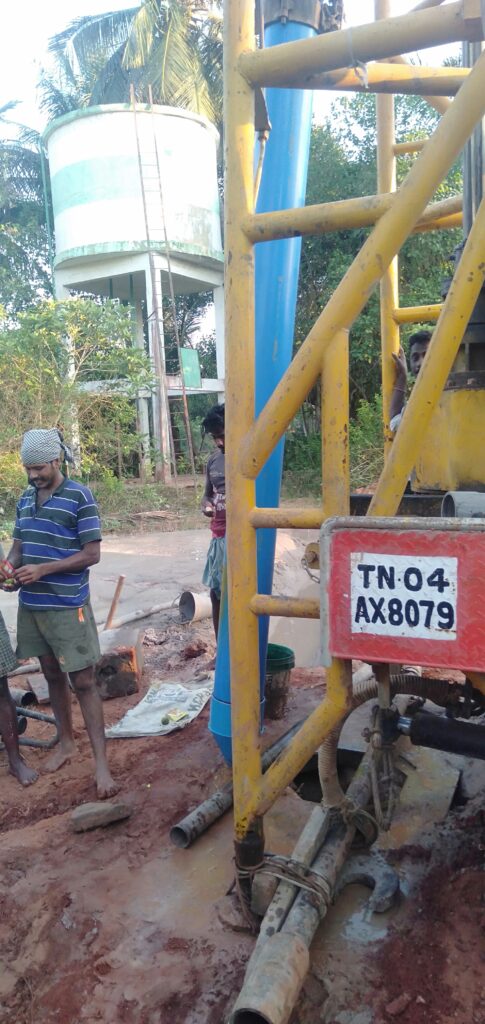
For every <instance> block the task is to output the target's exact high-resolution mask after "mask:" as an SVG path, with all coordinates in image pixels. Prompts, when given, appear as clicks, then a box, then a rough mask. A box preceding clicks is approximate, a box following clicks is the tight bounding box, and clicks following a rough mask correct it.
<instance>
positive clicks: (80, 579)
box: [13, 479, 101, 611]
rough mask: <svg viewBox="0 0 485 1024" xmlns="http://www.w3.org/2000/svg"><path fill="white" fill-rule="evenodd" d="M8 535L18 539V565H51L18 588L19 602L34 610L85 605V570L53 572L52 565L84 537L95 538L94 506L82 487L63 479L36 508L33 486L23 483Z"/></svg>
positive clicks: (73, 551)
mask: <svg viewBox="0 0 485 1024" xmlns="http://www.w3.org/2000/svg"><path fill="white" fill-rule="evenodd" d="M13 535H14V538H15V539H16V540H19V541H21V543H22V565H38V564H39V563H40V562H52V563H53V571H52V573H49V575H48V576H43V577H42V579H41V580H39V581H38V582H37V583H29V584H28V585H27V586H24V587H21V588H20V594H19V596H20V603H21V604H23V605H24V606H25V607H26V608H31V609H33V610H38V611H39V610H42V609H44V610H47V609H49V608H81V607H82V606H83V605H84V604H86V601H88V600H89V570H88V569H83V570H82V571H81V572H62V571H54V565H55V563H56V562H60V561H62V559H63V558H69V556H70V555H74V554H76V553H77V552H78V551H81V548H83V547H84V545H85V544H88V543H89V542H90V541H92V540H101V527H100V522H99V515H98V509H97V506H96V502H95V500H94V498H93V495H92V494H91V491H90V490H89V488H88V487H83V485H82V484H79V483H77V481H75V480H67V479H66V480H64V481H63V482H62V484H60V486H59V487H58V488H57V491H54V493H53V494H52V495H51V497H50V498H49V499H48V501H46V502H45V504H44V505H41V506H40V507H39V508H38V507H37V491H36V489H35V487H27V490H26V491H24V493H23V494H22V497H21V499H20V501H19V503H18V505H17V517H16V520H15V528H14V531H13Z"/></svg>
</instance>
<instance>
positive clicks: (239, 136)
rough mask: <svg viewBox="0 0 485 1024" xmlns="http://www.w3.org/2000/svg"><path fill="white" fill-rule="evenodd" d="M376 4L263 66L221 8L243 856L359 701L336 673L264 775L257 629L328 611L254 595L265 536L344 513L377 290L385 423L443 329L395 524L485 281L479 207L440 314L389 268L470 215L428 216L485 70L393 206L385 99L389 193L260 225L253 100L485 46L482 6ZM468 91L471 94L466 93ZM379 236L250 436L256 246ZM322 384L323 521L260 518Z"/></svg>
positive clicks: (244, 21) (408, 426) (396, 495)
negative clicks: (421, 55) (359, 21)
mask: <svg viewBox="0 0 485 1024" xmlns="http://www.w3.org/2000/svg"><path fill="white" fill-rule="evenodd" d="M376 4H377V15H378V17H380V16H382V17H383V20H382V21H377V22H376V23H374V24H372V25H364V26H360V27H356V28H354V29H352V34H351V35H350V31H349V30H343V31H340V32H334V33H331V34H328V35H323V36H318V37H315V38H311V39H308V40H306V41H301V42H292V43H287V44H285V45H280V46H276V47H274V48H271V49H270V50H256V48H255V37H254V7H253V4H252V3H250V2H248V0H225V8H224V34H225V159H226V191H225V217H226V226H225V250H226V285H225V287H226V368H227V376H226V436H227V460H226V462H227V471H226V475H227V497H228V513H227V554H228V558H227V560H228V600H229V635H230V654H231V693H232V732H233V741H232V742H233V774H234V810H235V835H236V840H242V839H244V837H245V836H246V835H247V833H248V831H249V830H258V829H259V819H260V817H261V815H263V814H264V812H265V811H266V810H267V809H268V808H269V807H270V806H271V804H272V803H273V801H274V800H275V799H276V797H277V796H278V794H279V793H280V792H281V791H282V789H283V788H284V787H285V786H286V785H288V783H289V782H291V780H292V779H293V778H294V777H295V775H296V774H297V773H298V771H299V770H301V768H302V767H303V766H304V764H305V763H306V761H307V760H308V759H309V757H310V756H311V755H312V754H313V753H314V752H315V750H316V749H317V748H318V747H319V746H320V744H321V743H322V742H323V740H324V739H325V738H326V736H328V734H329V732H330V730H331V729H333V728H334V726H335V725H336V724H337V722H338V721H339V720H340V719H341V718H342V717H343V716H344V714H345V713H346V710H347V708H348V706H349V698H350V691H351V665H350V663H349V662H346V661H341V660H338V659H334V660H333V662H332V664H331V666H330V668H329V669H328V670H327V677H326V696H325V699H324V701H323V702H322V703H321V704H320V706H319V707H317V708H316V709H315V711H313V713H312V714H311V715H310V716H309V717H308V719H307V720H306V722H305V723H304V724H303V725H302V727H301V728H300V730H299V732H298V734H297V735H296V737H295V738H294V740H293V741H292V743H291V745H290V746H289V747H288V748H287V749H286V750H285V751H284V753H283V754H282V755H281V756H280V757H279V759H278V760H277V761H276V762H275V763H274V764H273V765H272V766H271V768H269V769H268V771H267V772H266V773H265V774H264V776H263V775H262V773H261V757H260V720H259V716H260V703H259V701H260V696H259V652H258V616H259V615H267V614H270V615H271V614H273V615H284V614H289V615H302V616H309V617H314V616H317V615H318V603H317V602H314V601H302V600H298V599H297V598H282V597H278V596H276V595H274V596H271V597H268V596H266V595H260V594H258V592H257V567H256V528H264V527H282V526H295V527H298V528H307V527H318V526H320V525H321V523H322V522H323V520H324V519H326V518H327V517H328V516H331V515H345V514H347V513H348V505H349V474H348V447H347V445H348V331H349V329H350V327H351V326H352V324H353V323H354V321H355V319H356V317H357V316H358V315H359V313H360V312H361V311H362V309H363V308H364V306H365V304H366V302H367V300H368V298H369V296H370V294H371V292H372V290H373V289H374V287H375V286H376V284H378V283H379V282H382V284H381V288H382V298H383V320H382V327H383V331H382V335H383V394H384V408H385V410H386V417H387V410H388V406H389V400H390V393H391V389H392V384H393V374H392V358H391V353H392V351H394V350H395V348H396V346H397V344H398V324H399V323H402V322H415V321H419V319H424V320H426V319H429V320H431V319H437V327H436V329H435V332H434V335H433V340H432V343H431V345H430V347H429V350H428V354H427V357H426V362H425V364H424V366H423V368H422V371H421V373H420V377H419V380H418V383H417V385H416V387H415V389H414V391H413V394H412V396H411V399H410V401H409V403H408V406H407V409H406V412H405V415H404V418H403V423H402V425H401V427H400V430H399V434H398V436H397V437H396V440H395V441H394V442H393V445H392V448H391V449H390V451H389V454H388V458H387V461H386V466H385V469H384V471H383V473H382V476H381V479H380V482H379V485H378V489H377V492H376V494H375V497H374V499H373V502H372V505H371V511H372V513H373V514H374V515H376V514H378V515H391V514H394V513H395V511H396V508H397V506H398V504H399V501H400V498H401V495H402V492H403V490H404V488H405V484H406V479H407V475H408V473H409V471H410V469H411V467H412V465H413V463H414V460H415V458H416V452H417V450H418V446H419V441H420V437H422V436H423V431H424V430H425V429H426V425H427V424H428V423H429V420H430V417H431V415H432V411H433V408H434V407H435V405H436V403H437V401H438V398H439V395H440V393H441V391H442V389H443V386H444V383H445V380H446V377H447V375H448V373H449V370H450V369H451V365H452V363H453V359H454V357H455V355H456V352H457V350H458V347H459V345H460V343H461V340H462V337H463V333H464V330H465V328H466V325H467V322H468V319H469V316H470V313H471V311H472V309H473V306H474V304H475V302H476V299H477V296H478V293H479V291H480V288H481V286H482V283H483V278H484V266H485V208H483V204H482V208H481V209H480V212H479V214H478V216H477V218H476V222H475V225H474V227H473V230H472V232H471V234H470V236H469V239H468V241H467V244H466V247H465V250H464V253H463V255H462V258H461V261H460V263H459V265H458V269H457V272H456V275H455V278H454V281H453V284H452V286H451V288H450V291H449V293H448V296H447V299H446V301H445V303H444V304H443V306H442V307H441V306H440V307H423V308H422V309H421V310H420V309H419V308H417V309H413V310H409V311H406V310H402V309H399V302H398V296H397V288H396V269H395V266H396V264H395V260H396V257H397V254H398V252H399V249H400V248H401V246H402V245H403V243H404V242H405V240H406V238H407V237H408V236H409V234H410V233H411V232H413V231H415V230H420V229H423V228H424V227H426V226H428V225H429V226H431V227H437V226H445V225H446V226H455V224H456V219H457V218H459V217H460V212H459V211H460V206H461V202H460V199H457V200H451V201H450V200H447V201H446V203H445V204H443V203H436V204H432V205H429V204H430V203H431V200H432V198H433V195H434V194H435V192H436V189H437V188H438V186H439V184H440V182H441V181H442V180H443V178H444V177H445V175H446V174H447V172H448V170H449V168H450V167H451V166H452V165H453V163H454V161H455V160H456V158H457V157H458V155H459V153H460V151H461V149H462V148H463V146H464V144H465V142H466V140H467V139H468V137H469V136H470V134H471V132H472V130H473V128H474V126H475V125H476V123H477V122H478V121H479V120H480V119H481V118H482V117H483V116H484V115H485V55H484V56H482V57H481V58H480V59H479V60H478V62H477V64H476V65H475V67H474V68H473V70H472V71H470V72H467V73H466V74H461V75H455V76H452V77H454V82H453V83H451V82H450V94H453V93H454V92H456V97H455V99H454V100H453V101H452V102H451V103H449V101H447V100H443V99H442V98H441V97H434V96H430V97H428V99H429V102H432V103H433V105H435V106H438V107H439V108H440V109H441V110H444V111H445V112H444V114H443V117H442V119H441V121H440V123H439V125H438V127H437V129H436V131H435V132H434V134H433V135H432V137H431V138H430V139H429V140H426V141H425V143H424V144H423V146H422V147H421V146H420V147H419V150H420V151H419V155H418V156H417V158H416V160H415V162H414V163H413V166H412V167H411V170H410V172H409V174H408V176H407V178H406V179H405V181H404V182H403V184H402V186H401V187H400V188H399V190H398V191H397V192H395V193H393V189H394V187H395V186H394V178H393V161H394V157H395V152H396V143H395V140H394V135H393V128H392V112H391V104H392V97H388V96H387V95H382V96H381V97H380V99H379V104H380V106H379V110H380V114H379V122H380V125H381V127H380V136H381V139H382V134H383V132H385V133H386V153H385V158H384V159H383V158H382V157H383V154H382V152H381V162H380V170H379V188H380V189H381V190H382V192H383V193H384V194H381V195H378V196H373V197H367V199H358V200H350V201H348V202H342V203H332V204H323V205H321V206H317V207H313V208H308V209H306V210H286V211H281V212H278V213H268V214H264V215H259V216H256V215H255V211H254V179H253V150H254V87H256V86H272V87H280V86H281V87H282V86H284V87H299V88H301V87H307V88H313V85H314V81H316V84H317V86H318V87H326V85H325V80H326V76H327V75H328V73H329V72H337V71H339V69H340V74H341V75H343V76H347V79H348V76H349V75H351V72H349V71H348V69H347V70H345V69H346V65H347V64H348V62H349V54H352V55H353V59H354V60H359V61H371V60H380V59H384V60H388V59H389V57H390V56H391V57H394V55H395V60H397V61H398V63H397V68H399V67H400V60H401V58H400V57H399V55H400V54H401V52H403V51H407V52H409V51H410V50H414V49H416V48H422V47H425V46H432V45H438V44H441V43H445V42H447V43H449V42H454V41H456V40H460V39H479V38H481V37H482V26H481V19H480V11H479V5H477V4H476V3H474V2H473V0H463V2H459V3H451V4H448V5H446V6H445V7H443V8H440V9H437V6H436V5H433V4H432V3H428V4H426V5H424V6H423V5H422V4H421V5H420V6H421V7H423V9H422V10H420V11H417V12H414V13H412V14H410V15H404V16H402V17H396V18H390V17H388V4H387V0H376ZM477 11H478V14H477ZM342 68H343V69H344V71H342V70H341V69H342ZM423 71H424V69H420V72H421V79H420V81H419V82H418V85H419V89H420V91H421V92H423V91H425V89H426V87H427V86H429V88H431V86H432V85H434V84H436V83H437V82H438V80H439V79H440V78H441V77H442V76H440V75H432V74H428V75H426V74H424V73H423ZM416 74H417V73H416ZM335 77H336V76H334V78H335ZM337 77H338V76H337ZM391 77H392V82H390V85H391V84H392V83H394V84H395V87H396V83H397V82H399V75H398V74H397V73H396V74H395V75H393V76H391V74H390V73H389V79H391ZM405 77H406V81H407V82H408V83H409V79H410V76H409V74H407V73H403V74H402V75H401V81H402V80H404V78H405ZM417 78H419V75H417ZM317 79H318V81H317ZM458 82H461V84H460V86H459V89H458V91H456V87H457V85H458ZM384 83H385V67H384V66H383V67H382V68H381V69H380V70H379V68H378V67H377V68H374V69H373V73H372V75H370V76H369V89H370V90H371V91H372V89H373V85H376V91H381V90H382V89H383V88H384V87H385V84H384ZM452 85H453V87H451V86H452ZM377 86H378V87H379V88H378V89H377ZM331 87H332V88H334V87H335V85H334V84H332V86H331ZM435 101H436V102H435ZM416 148H417V147H416ZM416 148H415V150H414V151H416ZM399 151H400V150H399V149H398V152H399ZM372 224H374V228H373V230H372V233H371V234H370V236H369V238H368V239H367V241H366V242H365V244H364V246H363V248H362V249H361V251H360V253H359V255H358V256H357V257H356V259H355V260H354V263H353V264H352V266H351V267H350V269H349V270H348V271H347V273H346V275H345V277H344V278H343V280H342V281H341V283H340V284H339V286H338V288H337V289H336V291H335V293H334V294H333V296H332V297H331V299H330V300H329V302H328V303H327V306H326V307H325V309H324V310H323V312H322V313H321V315H320V316H319V318H318V320H317V321H316V323H315V325H314V326H313V328H312V329H311V331H310V332H309V334H308V337H307V338H306V340H305V341H304V343H303V345H302V346H301V348H300V349H299V351H298V353H297V355H296V356H295V358H294V359H293V362H292V364H291V366H290V367H289V369H288V370H287V372H286V373H285V375H284V377H283V378H282V380H281V381H280V383H279V385H278V386H277V388H276V389H275V391H274V392H273V395H272V396H271V397H270V399H269V401H268V402H267V404H266V406H265V408H264V409H263V410H262V412H261V413H260V415H259V416H258V418H257V419H256V420H255V418H254V390H255V387H254V254H253V246H254V243H255V242H263V241H269V240H271V239H274V238H284V237H289V236H291V235H295V234H311V233H321V232H324V231H330V230H338V229H339V228H342V227H344V226H345V227H350V226H361V225H372ZM319 378H321V381H322V449H323V494H322V504H321V507H319V508H314V509H292V510H288V511H286V510H284V509H258V508H257V507H256V503H255V486H254V480H255V478H256V476H257V475H258V473H259V472H260V470H261V469H262V467H263V466H264V464H265V462H266V460H267V458H268V456H269V455H270V454H271V452H272V451H273V450H274V448H275V446H276V444H277V443H278V441H279V440H280V439H281V437H282V436H283V434H284V432H285V430H286V428H287V427H288V425H289V423H290V422H291V420H292V419H293V417H294V416H295V414H296V412H297V411H298V409H299V407H300V406H301V404H302V403H303V401H304V400H305V398H306V396H307V394H308V392H309V391H310V389H311V388H312V387H313V385H314V384H315V383H316V381H317V380H318V379H319Z"/></svg>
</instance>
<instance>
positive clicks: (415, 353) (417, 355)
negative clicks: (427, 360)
mask: <svg viewBox="0 0 485 1024" xmlns="http://www.w3.org/2000/svg"><path fill="white" fill-rule="evenodd" d="M428 345H429V341H418V342H416V343H415V344H414V345H413V347H412V349H411V351H410V353H409V367H410V370H411V373H412V375H413V377H417V376H418V373H419V371H420V369H421V367H422V365H423V363H424V357H425V355H426V353H427V351H428Z"/></svg>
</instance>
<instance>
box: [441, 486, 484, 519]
mask: <svg viewBox="0 0 485 1024" xmlns="http://www.w3.org/2000/svg"><path fill="white" fill-rule="evenodd" d="M441 515H442V516H445V517H446V518H450V519H482V518H484V517H485V494H483V493H482V492H481V491H448V494H445V496H444V498H443V503H442V505H441Z"/></svg>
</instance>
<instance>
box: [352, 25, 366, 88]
mask: <svg viewBox="0 0 485 1024" xmlns="http://www.w3.org/2000/svg"><path fill="white" fill-rule="evenodd" d="M347 31H348V41H349V54H350V67H351V68H353V70H354V71H355V73H356V75H357V78H358V79H359V82H361V84H362V85H363V87H364V89H368V88H369V72H368V70H367V64H364V63H363V61H361V60H358V59H357V57H356V56H355V53H354V47H353V45H352V29H351V28H349V29H348V30H347Z"/></svg>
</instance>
